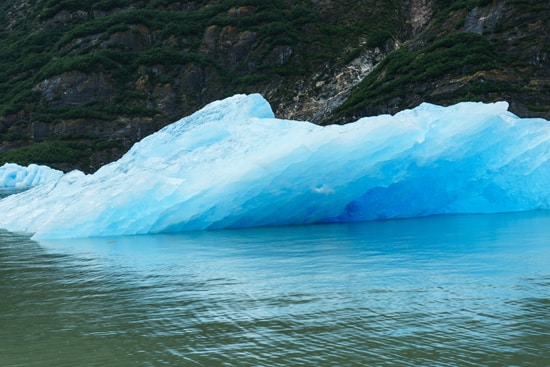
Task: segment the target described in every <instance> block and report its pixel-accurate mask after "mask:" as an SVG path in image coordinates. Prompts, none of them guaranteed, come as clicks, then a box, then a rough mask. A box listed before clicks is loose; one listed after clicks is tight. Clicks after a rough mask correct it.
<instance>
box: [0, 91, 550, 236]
mask: <svg viewBox="0 0 550 367" xmlns="http://www.w3.org/2000/svg"><path fill="white" fill-rule="evenodd" d="M507 108H508V104H507V103H506V102H498V103H493V104H482V103H470V102H469V103H460V104H457V105H454V106H450V107H440V106H435V105H431V104H426V103H425V104H422V105H420V106H419V107H417V108H415V109H412V110H406V111H403V112H400V113H398V114H396V115H394V116H390V115H382V116H376V117H368V118H363V119H360V120H359V121H356V122H354V123H351V124H347V125H343V126H339V125H333V126H327V127H321V126H317V125H314V124H312V123H309V122H303V121H289V120H281V119H276V118H275V117H274V115H273V112H272V110H271V107H270V106H269V104H268V103H267V102H266V101H265V100H264V99H263V98H262V97H261V96H260V95H258V94H252V95H236V96H233V97H230V98H228V99H225V100H223V101H217V102H214V103H211V104H209V105H208V106H206V107H204V108H203V109H202V110H200V111H198V112H196V113H195V114H193V115H191V116H189V117H186V118H183V119H181V120H180V121H178V122H175V123H173V124H171V125H169V126H167V127H165V128H164V129H162V130H160V131H159V132H157V133H155V134H153V135H151V136H149V137H147V138H145V139H143V140H142V141H141V142H139V143H137V144H135V145H134V147H133V148H132V149H131V150H130V151H129V152H128V153H127V154H126V155H124V156H123V157H122V158H121V159H120V160H118V161H116V162H114V163H111V164H109V165H106V166H104V167H102V168H101V169H100V170H99V171H97V172H96V173H95V174H93V175H86V176H85V175H83V174H81V173H78V172H73V173H70V174H67V175H65V176H63V177H62V178H61V179H60V180H57V181H55V182H52V183H50V184H44V185H41V186H38V187H36V188H34V189H32V190H29V191H26V192H24V193H21V194H18V195H15V196H10V197H7V198H5V199H3V200H1V201H0V213H1V214H0V228H6V229H8V230H11V231H18V232H30V233H35V236H34V237H35V238H66V237H88V236H103V235H121V234H145V233H159V232H174V231H186V230H203V229H220V228H235V227H250V226H266V225H285V224H306V223H315V222H334V221H336V222H339V221H361V220H374V219H385V218H404V217H416V216H426V215H432V214H447V213H493V212H508V211H521V210H534V209H549V208H550V123H549V122H548V121H546V120H544V119H520V118H518V117H517V116H515V115H514V114H512V113H510V112H508V111H507Z"/></svg>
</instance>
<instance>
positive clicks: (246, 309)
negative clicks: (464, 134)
mask: <svg viewBox="0 0 550 367" xmlns="http://www.w3.org/2000/svg"><path fill="white" fill-rule="evenodd" d="M0 295H1V296H0V365H1V366H4V367H8V366H47V365H49V366H107V365H109V366H162V365H167V366H548V365H550V353H549V352H548V351H550V213H549V212H547V211H546V212H544V211H541V212H530V213H519V214H498V215H464V216H442V217H430V218H423V219H412V220H395V221H385V222H370V223H355V224H332V225H312V226H297V227H282V228H257V229H246V230H230V231H218V232H190V233H185V234H173V235H153V236H129V237H107V238H95V239H80V240H58V241H49V242H48V241H41V242H35V241H32V240H30V239H29V237H28V236H23V235H19V234H13V233H9V232H5V231H4V232H0Z"/></svg>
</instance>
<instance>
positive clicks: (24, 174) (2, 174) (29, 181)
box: [0, 163, 63, 191]
mask: <svg viewBox="0 0 550 367" xmlns="http://www.w3.org/2000/svg"><path fill="white" fill-rule="evenodd" d="M61 176H63V172H61V171H58V170H55V169H52V168H50V167H47V166H39V165H36V164H31V165H29V166H27V167H23V166H20V165H18V164H14V163H6V164H4V165H3V166H2V167H0V190H6V191H8V190H15V191H19V190H26V189H30V188H31V187H34V186H38V185H42V184H44V183H47V182H52V181H57V180H59V179H60V178H61Z"/></svg>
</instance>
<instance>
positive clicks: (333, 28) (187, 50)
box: [0, 0, 550, 171]
mask: <svg viewBox="0 0 550 367" xmlns="http://www.w3.org/2000/svg"><path fill="white" fill-rule="evenodd" d="M524 3H525V2H517V1H506V0H493V1H477V2H475V1H472V2H464V1H451V2H448V1H441V0H407V1H401V2H397V3H396V2H390V1H382V0H361V1H356V0H345V1H338V2H337V1H330V0H322V1H317V0H316V1H312V2H310V3H308V4H307V5H304V2H301V1H289V0H285V1H275V2H261V1H246V2H244V1H243V3H242V5H238V2H235V1H231V2H227V1H223V0H210V1H205V2H197V1H190V2H185V3H181V2H170V1H159V2H155V4H157V5H150V4H148V3H145V2H138V1H131V0H128V1H103V2H99V3H97V4H78V2H66V1H51V0H40V1H35V2H28V1H23V0H7V1H5V2H4V3H3V4H2V5H0V21H1V22H0V24H2V25H0V37H1V39H2V42H3V45H5V47H3V50H1V51H0V65H2V66H3V67H2V68H0V69H1V70H0V137H1V142H0V163H1V162H3V161H10V160H11V161H20V162H24V161H25V159H27V160H38V161H40V157H41V154H42V155H43V153H42V152H43V150H40V153H36V152H38V150H37V151H33V147H35V146H40V147H44V146H47V145H48V144H49V143H50V142H54V143H55V144H53V145H52V146H55V147H56V149H57V147H58V146H69V147H72V148H70V149H73V148H74V149H77V150H78V149H80V150H82V152H83V153H82V154H80V155H79V154H77V156H78V157H79V158H75V159H72V160H71V159H68V158H67V159H64V158H63V156H64V154H65V153H64V152H63V151H62V150H61V151H60V153H58V154H57V155H55V154H54V155H53V156H52V157H50V158H48V159H43V161H42V162H37V163H46V164H50V165H51V166H54V167H58V168H63V169H71V168H80V169H82V170H84V171H94V170H95V169H97V168H99V167H100V166H101V165H102V164H105V163H108V162H109V161H111V160H114V159H117V158H118V157H119V156H120V155H121V154H123V153H124V152H125V151H126V150H127V149H128V148H129V147H130V146H131V145H132V144H133V143H134V142H136V141H138V140H139V139H141V138H143V137H144V136H146V135H148V134H150V133H152V132H154V131H156V130H157V129H159V128H161V127H162V126H164V125H166V124H168V123H170V122H172V121H175V120H177V119H178V118H180V117H182V116H185V115H187V114H190V113H192V112H193V111H195V110H196V109H198V108H200V107H201V106H203V105H204V104H206V103H208V102H210V101H212V100H215V99H220V98H224V97H226V96H228V95H231V94H234V93H249V92H259V93H262V94H263V95H264V96H265V97H266V98H267V99H268V100H269V101H270V102H271V104H272V106H273V108H274V110H275V113H276V115H277V116H278V117H282V118H293V119H301V120H309V121H313V122H317V123H323V124H329V123H345V122H347V121H351V120H354V119H356V118H358V117H361V116H366V115H375V114H381V113H395V112H397V111H398V110H400V109H403V108H410V107H414V106H415V105H417V104H419V103H421V102H423V101H428V102H432V103H439V104H450V103H456V102H458V101H461V100H481V101H494V100H507V101H509V102H510V108H511V110H512V111H513V112H515V113H517V114H518V115H520V116H524V117H528V116H541V117H545V118H547V119H549V118H550V100H549V98H550V97H549V95H550V90H549V88H550V87H549V85H550V76H549V70H550V68H549V67H548V51H549V48H548V45H549V44H550V42H549V39H548V37H549V36H548V35H549V34H550V30H549V28H550V27H549V17H548V12H549V10H548V2H547V1H545V0H544V1H532V2H529V4H524ZM456 35H458V36H456ZM460 35H465V36H464V37H461V36H460ZM471 35H474V36H471ZM455 36H456V37H455ZM476 37H477V38H476ZM464 39H466V41H464ZM468 40H473V41H472V42H470V41H468ZM457 42H459V43H458V46H457ZM460 42H462V43H460ZM469 42H470V43H469ZM463 44H464V45H466V46H463V48H462V49H461V48H460V47H459V46H460V45H463ZM469 46H471V47H470V48H469V49H468V47H469ZM461 47H462V46H461ZM418 76H422V77H421V78H420V77H418ZM75 147H76V148H75ZM70 149H69V151H68V152H67V154H66V155H67V156H69V155H70V154H69V153H70V152H71V150H70ZM35 153H36V154H35ZM73 153H74V152H73ZM21 157H26V158H21Z"/></svg>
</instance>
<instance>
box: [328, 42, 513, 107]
mask: <svg viewBox="0 0 550 367" xmlns="http://www.w3.org/2000/svg"><path fill="white" fill-rule="evenodd" d="M501 62H503V61H502V60H499V58H498V57H497V55H496V54H495V51H494V47H493V45H492V44H491V43H490V42H489V41H487V39H485V38H484V37H482V36H481V35H479V34H477V33H453V34H450V35H448V36H446V37H444V38H443V39H440V40H438V41H436V42H434V43H433V44H431V45H429V46H428V47H426V48H423V49H421V50H418V51H413V50H411V49H409V48H406V47H404V48H401V49H399V50H397V51H395V52H393V53H392V54H391V55H389V56H388V57H387V58H386V59H384V61H383V62H382V63H381V64H380V65H379V66H378V67H377V68H376V70H374V71H373V72H372V73H371V74H369V75H368V76H367V77H366V78H365V79H364V80H363V81H362V82H361V83H360V84H359V85H358V86H357V87H356V88H355V89H354V90H353V92H352V94H351V96H350V97H349V98H348V99H347V100H346V102H345V103H344V104H342V105H341V106H340V107H339V108H337V109H336V110H335V111H334V114H335V115H336V116H338V117H344V116H354V115H356V114H357V113H358V112H359V111H361V110H362V109H364V108H365V107H367V106H368V105H371V104H384V103H388V102H389V101H391V100H392V99H395V98H400V97H402V96H404V95H406V94H411V93H415V86H416V85H419V84H422V83H430V82H433V83H436V82H437V81H438V80H443V79H445V80H449V79H452V78H453V77H455V78H456V77H459V76H463V75H473V74H475V73H477V72H480V71H489V70H493V69H498V68H500V67H501V65H500V63H501ZM508 89H510V86H509V85H508V84H507V83H504V82H485V83H475V84H472V85H470V86H469V87H468V88H467V91H468V92H469V93H472V94H482V93H488V92H497V91H503V90H508ZM418 93H420V92H418ZM464 97H465V98H467V96H464ZM402 107H405V106H402Z"/></svg>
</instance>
